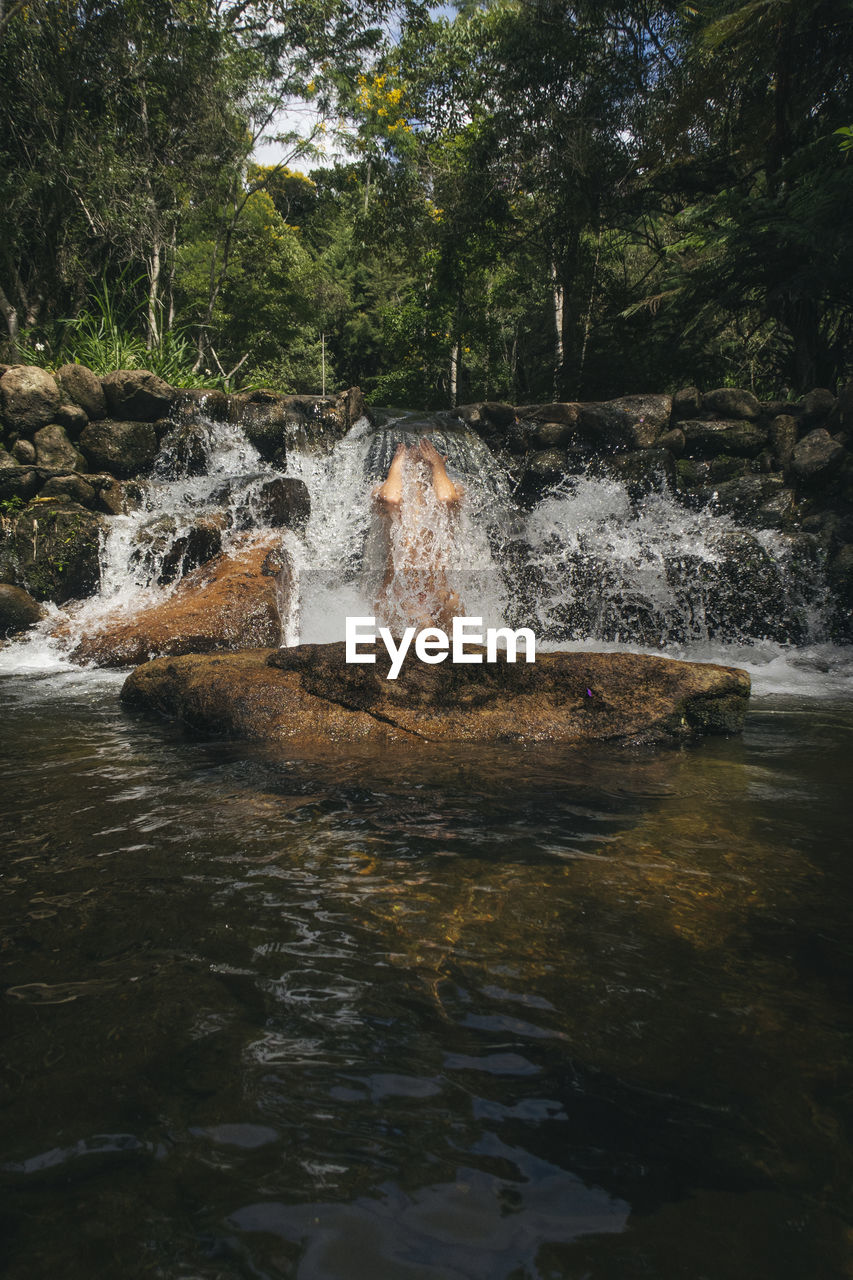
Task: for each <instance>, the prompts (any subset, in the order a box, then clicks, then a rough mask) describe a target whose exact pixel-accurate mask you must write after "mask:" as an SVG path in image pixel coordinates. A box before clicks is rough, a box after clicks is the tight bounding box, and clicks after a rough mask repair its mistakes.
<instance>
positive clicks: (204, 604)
mask: <svg viewBox="0 0 853 1280" xmlns="http://www.w3.org/2000/svg"><path fill="white" fill-rule="evenodd" d="M277 542H278V539H276V538H270V536H269V535H268V536H267V537H266V538H261V539H252V540H251V541H249V542H247V543H244V544H243V545H242V546H241V547H238V548H237V549H235V550H234V551H233V552H232V553H230V554H229V555H221V556H218V557H216V559H214V560H212V561H210V562H209V563H207V564H204V565H202V566H201V568H199V569H196V570H195V571H194V572H193V573H191V574H189V575H188V576H187V577H185V578H183V579H182V581H181V582H180V583H179V585H178V586H177V588H176V589H175V591H174V592H173V594H172V595H170V596H169V597H168V599H166V600H164V601H162V602H161V603H159V604H155V605H152V606H150V607H147V608H144V609H141V610H139V611H138V612H136V613H134V614H132V615H130V616H129V615H128V614H127V613H126V612H122V613H119V614H115V615H113V616H111V617H110V616H107V617H106V618H104V619H103V620H102V622H101V624H100V626H99V628H98V630H97V631H93V632H91V633H90V634H88V635H86V636H85V637H84V639H83V640H81V641H80V643H79V644H78V646H77V648H76V649H75V651H74V654H73V657H74V659H75V660H76V661H82V662H92V663H94V664H95V665H96V666H102V667H123V666H130V665H133V664H135V663H139V662H146V661H148V659H149V658H151V657H153V656H154V655H156V654H187V653H213V652H221V651H227V650H232V649H246V648H257V647H260V646H265V647H268V646H270V645H274V644H278V643H279V642H280V639H281V622H280V619H279V612H278V596H277V587H276V579H275V578H273V577H270V576H269V575H268V574H265V573H263V572H262V567H263V564H264V561H265V559H266V557H267V555H268V553H269V552H270V550H271V549H272V548H273V546H275V545H277Z"/></svg>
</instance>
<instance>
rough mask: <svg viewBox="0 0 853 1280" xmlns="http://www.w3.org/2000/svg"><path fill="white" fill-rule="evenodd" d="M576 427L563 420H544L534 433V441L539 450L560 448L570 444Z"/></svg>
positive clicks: (532, 438)
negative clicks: (567, 424)
mask: <svg viewBox="0 0 853 1280" xmlns="http://www.w3.org/2000/svg"><path fill="white" fill-rule="evenodd" d="M574 432H575V428H574V427H573V426H566V424H565V423H562V422H542V423H540V424H539V425H538V426H537V427H536V428H535V430H534V431H533V433H532V437H531V440H532V443H533V445H534V447H535V448H536V449H538V450H545V449H559V448H560V447H561V446H564V445H566V444H568V442H569V441H570V440H571V439H572V436H573V435H574Z"/></svg>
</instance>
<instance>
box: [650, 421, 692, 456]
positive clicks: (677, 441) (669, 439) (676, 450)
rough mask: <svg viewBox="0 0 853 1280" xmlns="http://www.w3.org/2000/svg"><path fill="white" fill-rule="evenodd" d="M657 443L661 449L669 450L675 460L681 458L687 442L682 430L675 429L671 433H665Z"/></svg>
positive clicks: (659, 437)
mask: <svg viewBox="0 0 853 1280" xmlns="http://www.w3.org/2000/svg"><path fill="white" fill-rule="evenodd" d="M657 443H658V448H659V449H668V450H669V452H670V453H671V454H672V456H673V457H674V458H680V457H681V455H682V454H683V453H684V449H685V445H686V444H687V441H686V439H685V435H684V432H683V431H682V430H681V428H680V427H673V428H672V429H671V430H670V431H664V433H663V435H661V436H658V442H657Z"/></svg>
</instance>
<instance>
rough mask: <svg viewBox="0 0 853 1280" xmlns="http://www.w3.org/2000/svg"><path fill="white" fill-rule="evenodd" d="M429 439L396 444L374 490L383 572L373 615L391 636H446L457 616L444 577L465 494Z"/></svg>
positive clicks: (455, 600)
mask: <svg viewBox="0 0 853 1280" xmlns="http://www.w3.org/2000/svg"><path fill="white" fill-rule="evenodd" d="M446 461H447V460H446V458H445V457H443V456H442V455H441V454H440V453H439V452H438V450H437V449H436V447H435V445H434V444H433V443H432V441H431V440H429V439H427V438H426V437H424V438H423V439H422V440H421V441H420V442H419V443H418V444H416V445H405V444H399V445H398V446H397V450H396V452H395V454H394V457H393V459H392V461H391V466H390V467H389V468H388V475H387V478H386V479H385V480H384V481H383V482H382V483H381V484H379V485H377V486H376V488H375V489H374V490H373V501H374V505H375V508H376V510H377V511H378V513H379V515H380V517H381V522H382V525H383V529H384V536H385V571H384V577H383V579H382V585H381V587H380V590H379V594H378V598H377V600H376V602H375V606H374V607H375V610H376V613H377V615H378V616H380V617H381V620H382V621H383V622H384V623H385V625H387V626H389V627H390V628H391V629H392V631H393V630H399V629H402V628H403V627H407V626H414V627H416V628H417V629H418V630H423V629H424V628H425V627H440V628H441V629H442V630H443V631H449V630H450V629H451V628H452V625H453V618H454V617H456V616H457V615H459V614H460V613H461V612H462V609H461V606H460V601H459V596H458V594H457V593H456V592H455V591H454V590H453V588H452V587H451V586H450V584H449V582H448V580H447V573H448V570H449V569H450V567H451V565H450V561H451V557H452V552H453V546H454V533H455V525H456V522H457V517H458V511H459V505H460V503H461V502H462V499H463V497H464V492H465V491H464V489H463V488H462V487H461V486H460V485H458V484H456V483H455V482H454V481H453V480H451V478H450V476H449V475H448V474H447V467H446V465H445V463H446Z"/></svg>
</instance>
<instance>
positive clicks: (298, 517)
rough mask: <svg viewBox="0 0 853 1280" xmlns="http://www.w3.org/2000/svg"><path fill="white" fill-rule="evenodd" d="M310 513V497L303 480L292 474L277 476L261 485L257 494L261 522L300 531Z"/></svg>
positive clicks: (303, 527) (273, 526)
mask: <svg viewBox="0 0 853 1280" xmlns="http://www.w3.org/2000/svg"><path fill="white" fill-rule="evenodd" d="M310 515H311V498H310V496H309V493H308V489H307V486H306V485H305V483H304V481H302V480H297V479H296V478H295V477H294V476H278V477H276V479H275V480H268V481H267V483H266V484H264V485H262V487H261V491H260V493H259V494H258V516H259V520H260V523H261V524H265V525H270V526H271V527H272V528H274V529H295V530H297V531H298V532H302V531H303V530H304V529H305V526H306V524H307V523H308V517H309V516H310Z"/></svg>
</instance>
